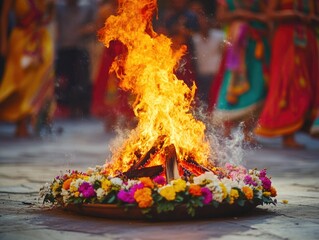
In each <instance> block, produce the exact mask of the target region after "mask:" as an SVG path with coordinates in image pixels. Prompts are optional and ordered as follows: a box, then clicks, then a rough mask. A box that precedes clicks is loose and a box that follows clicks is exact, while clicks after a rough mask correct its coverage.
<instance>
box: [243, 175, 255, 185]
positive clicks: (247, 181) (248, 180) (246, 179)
mask: <svg viewBox="0 0 319 240" xmlns="http://www.w3.org/2000/svg"><path fill="white" fill-rule="evenodd" d="M244 183H246V184H248V185H252V186H257V183H256V182H255V181H254V180H253V179H252V177H251V176H250V175H246V177H245V178H244Z"/></svg>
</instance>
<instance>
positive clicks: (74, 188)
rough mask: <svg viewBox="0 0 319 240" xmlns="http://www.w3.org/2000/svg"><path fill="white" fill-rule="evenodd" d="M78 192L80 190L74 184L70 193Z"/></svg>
mask: <svg viewBox="0 0 319 240" xmlns="http://www.w3.org/2000/svg"><path fill="white" fill-rule="evenodd" d="M77 190H78V188H77V187H76V186H75V185H74V184H71V185H70V192H76V191H77Z"/></svg>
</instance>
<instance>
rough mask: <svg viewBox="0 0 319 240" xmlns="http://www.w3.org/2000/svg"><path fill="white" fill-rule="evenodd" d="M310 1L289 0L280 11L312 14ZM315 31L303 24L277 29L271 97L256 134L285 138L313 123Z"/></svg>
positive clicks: (316, 76) (317, 77)
mask: <svg viewBox="0 0 319 240" xmlns="http://www.w3.org/2000/svg"><path fill="white" fill-rule="evenodd" d="M309 3H310V1H308V0H295V1H293V0H285V1H282V2H281V4H280V9H297V10H298V11H301V12H304V13H305V14H309V13H310V8H309V7H310V4H309ZM313 30H314V29H313V28H311V27H310V26H308V25H305V24H302V23H300V22H296V21H293V22H285V23H279V24H278V25H277V28H276V31H275V34H274V39H273V44H272V61H271V73H270V82H269V93H268V96H267V99H266V102H265V106H264V109H263V111H262V113H261V115H260V119H259V126H258V127H257V128H256V129H255V132H256V134H258V135H262V136H268V137H273V136H283V135H289V134H292V133H294V132H296V131H298V130H300V129H301V128H302V127H303V125H304V123H305V122H306V121H307V120H308V119H311V118H312V120H313V118H314V116H315V112H316V110H317V109H319V108H318V106H319V101H318V98H319V94H318V93H319V88H318V87H319V83H318V80H319V68H318V66H319V62H318V49H317V42H316V38H315V35H314V31H313Z"/></svg>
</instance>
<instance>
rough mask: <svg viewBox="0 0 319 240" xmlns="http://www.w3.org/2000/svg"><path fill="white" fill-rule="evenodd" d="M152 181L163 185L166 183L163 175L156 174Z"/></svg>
mask: <svg viewBox="0 0 319 240" xmlns="http://www.w3.org/2000/svg"><path fill="white" fill-rule="evenodd" d="M153 181H154V182H155V183H157V184H159V185H164V184H165V183H166V180H165V178H164V177H163V176H157V177H155V178H154V179H153Z"/></svg>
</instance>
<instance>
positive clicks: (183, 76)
mask: <svg viewBox="0 0 319 240" xmlns="http://www.w3.org/2000/svg"><path fill="white" fill-rule="evenodd" d="M188 4H189V0H172V1H170V2H169V6H168V7H167V8H166V11H165V13H164V16H163V20H162V22H163V23H162V26H161V27H159V29H158V31H157V32H159V33H164V34H165V35H167V36H169V37H170V38H171V39H172V43H173V44H172V48H173V49H175V50H177V49H180V48H181V47H182V46H183V47H184V46H186V47H187V52H186V54H185V55H184V56H183V57H182V58H181V60H180V61H179V65H178V66H177V69H176V71H175V74H176V76H177V78H178V79H180V80H183V81H184V82H185V83H186V84H187V85H188V86H192V85H193V83H194V81H195V78H196V74H195V70H196V68H195V63H194V52H193V50H194V49H193V45H192V41H191V37H192V35H193V34H194V33H195V32H198V31H199V23H198V18H197V16H196V14H195V13H194V12H193V11H191V10H190V9H189V5H188Z"/></svg>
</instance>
